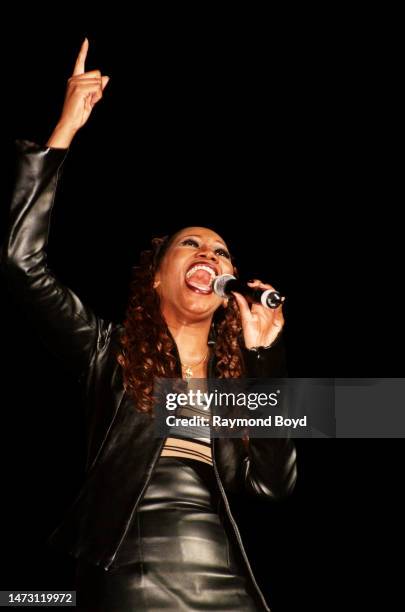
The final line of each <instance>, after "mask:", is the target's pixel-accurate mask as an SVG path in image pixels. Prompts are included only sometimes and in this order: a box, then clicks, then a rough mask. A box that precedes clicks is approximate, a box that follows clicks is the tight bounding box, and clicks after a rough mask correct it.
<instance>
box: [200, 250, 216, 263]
mask: <svg viewBox="0 0 405 612" xmlns="http://www.w3.org/2000/svg"><path fill="white" fill-rule="evenodd" d="M199 256H200V257H206V258H207V259H211V260H212V261H218V257H217V256H216V254H215V252H214V251H212V250H211V249H209V248H208V247H206V248H205V247H204V248H201V250H200V253H199Z"/></svg>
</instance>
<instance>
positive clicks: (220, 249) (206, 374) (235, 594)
mask: <svg viewBox="0 0 405 612" xmlns="http://www.w3.org/2000/svg"><path fill="white" fill-rule="evenodd" d="M87 51H88V41H87V39H85V41H84V42H83V45H82V48H81V50H80V52H79V55H78V57H77V60H76V64H75V67H74V71H73V74H72V76H71V78H70V79H69V80H68V84H67V89H66V95H65V101H64V106H63V110H62V113H61V116H60V119H59V121H58V123H57V126H56V128H55V129H54V131H53V132H52V135H51V136H50V138H49V140H48V142H47V143H46V145H40V144H36V143H34V142H31V141H28V140H19V141H17V150H18V159H17V178H16V185H15V190H14V194H13V200H12V205H11V212H10V223H9V229H8V232H7V234H6V238H5V242H4V245H3V247H2V259H1V267H2V272H3V274H4V275H5V276H6V278H7V283H8V286H9V287H10V290H11V291H12V292H13V294H14V295H15V296H16V298H17V300H18V302H19V303H21V304H22V305H23V306H24V308H26V309H27V313H28V314H29V316H30V318H31V320H32V322H33V324H34V325H35V328H36V329H37V331H38V333H39V335H40V337H41V338H42V340H43V342H44V343H45V344H46V346H47V347H48V349H49V350H50V351H51V352H52V353H53V354H55V355H58V356H59V357H61V358H62V360H63V362H64V364H65V366H66V367H67V368H68V369H69V370H70V371H71V373H72V374H73V375H74V377H75V379H76V380H77V381H78V382H79V383H80V385H82V387H83V389H84V392H85V393H84V395H85V409H86V413H85V414H86V426H87V430H86V432H87V456H86V478H85V482H84V484H83V486H82V488H81V491H80V493H79V495H78V497H77V499H76V500H75V501H74V502H73V504H72V505H71V507H70V508H69V509H68V511H67V513H66V516H65V517H64V520H63V522H62V523H61V524H60V525H59V526H58V527H57V529H55V531H54V532H53V533H52V534H51V536H50V543H51V544H52V545H53V546H55V547H57V548H59V549H61V550H63V551H66V552H68V553H70V554H71V555H73V556H74V557H75V558H76V559H77V571H76V584H75V588H76V589H77V605H78V609H80V610H91V611H93V612H101V611H105V612H113V611H114V612H140V611H144V610H145V611H146V610H147V611H148V612H151V611H161V610H173V611H179V610H215V611H216V612H218V611H220V610H228V611H232V612H236V611H237V610H241V611H242V610H243V612H246V611H248V610H269V607H268V604H267V603H266V601H265V599H264V597H263V594H262V593H261V591H260V589H259V587H258V585H257V583H256V581H255V578H254V576H253V573H252V570H251V568H250V565H249V561H248V559H247V556H246V553H245V550H244V547H243V544H242V540H241V537H240V533H239V530H238V527H237V524H236V522H235V520H234V518H233V516H232V512H231V508H230V504H229V501H228V496H227V494H228V493H231V492H232V493H239V494H243V495H246V496H249V495H250V496H256V497H262V498H263V499H265V500H275V499H280V498H282V497H285V496H286V495H288V494H289V493H290V492H291V491H292V489H293V488H294V484H295V480H296V465H295V450H294V445H293V442H292V440H290V439H280V438H277V439H274V438H251V439H250V440H249V439H247V438H243V439H241V438H219V439H215V438H213V437H212V438H211V437H210V436H209V435H207V433H206V429H201V431H197V435H195V436H194V437H192V438H190V437H187V436H186V435H181V433H179V432H178V431H173V432H172V434H170V435H167V436H165V437H164V438H159V437H157V436H156V434H155V425H154V418H153V411H154V381H155V380H156V379H157V378H159V379H162V378H163V379H165V378H167V379H179V380H180V381H183V382H184V384H185V385H188V384H191V383H192V381H193V380H195V379H198V380H200V381H205V380H206V381H209V380H210V379H214V378H223V379H231V378H242V377H249V378H255V377H280V376H283V375H285V370H284V361H283V344H282V341H281V340H280V333H281V330H282V327H283V324H284V319H283V313H282V307H281V306H279V307H278V308H276V309H268V308H264V307H263V306H261V305H258V304H255V305H253V306H250V305H249V304H248V302H247V301H246V299H245V298H244V297H243V296H242V295H240V294H238V293H234V295H233V297H231V298H229V299H228V298H227V299H224V298H221V297H218V296H217V295H216V294H215V293H214V292H213V291H212V279H213V278H214V277H216V276H218V275H220V274H224V273H229V274H231V273H234V272H235V268H234V264H233V260H232V257H231V255H230V253H229V250H228V247H227V245H226V243H225V241H224V240H223V239H222V237H221V236H219V235H218V234H217V233H215V232H214V231H212V230H211V229H208V228H206V227H187V228H184V229H180V230H179V231H178V232H176V233H175V234H173V235H171V236H169V237H165V238H159V239H158V238H155V239H154V240H153V241H152V247H151V249H150V250H149V251H145V252H143V253H142V255H141V260H140V264H139V266H137V267H136V268H135V269H134V275H133V280H132V283H131V294H130V300H129V304H128V307H127V312H126V316H125V320H124V322H123V324H116V323H112V322H109V321H105V320H104V319H101V318H100V317H97V316H96V315H95V314H94V313H93V312H92V310H91V309H90V308H89V307H88V306H86V305H85V304H83V302H82V301H81V300H80V299H79V297H78V296H77V295H76V294H75V293H74V292H73V291H72V290H70V289H69V288H67V287H66V286H64V285H63V283H61V282H60V281H59V280H58V278H57V277H56V276H55V275H54V274H53V273H52V272H51V271H50V270H49V268H48V264H47V255H46V247H47V242H48V231H49V226H50V219H51V212H52V207H53V203H54V199H55V192H56V189H57V184H58V177H59V174H60V171H61V166H62V163H63V161H64V159H65V157H66V155H67V152H68V150H69V147H70V143H71V142H72V139H73V138H74V136H75V134H76V133H77V132H78V130H79V129H80V128H82V127H83V125H85V123H86V122H87V120H88V118H89V116H90V114H91V112H92V110H93V108H94V106H95V104H96V103H97V102H98V101H99V100H101V98H102V96H103V91H104V89H105V87H106V86H107V83H108V77H106V76H102V75H101V73H100V71H99V70H92V71H89V72H85V60H86V55H87ZM251 285H252V286H255V287H258V288H263V289H272V287H271V285H267V284H263V283H262V282H261V281H259V280H255V281H253V282H252V283H251ZM187 409H189V414H190V410H191V407H187V406H186V407H183V414H186V413H187Z"/></svg>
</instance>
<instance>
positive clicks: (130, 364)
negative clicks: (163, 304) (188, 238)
mask: <svg viewBox="0 0 405 612" xmlns="http://www.w3.org/2000/svg"><path fill="white" fill-rule="evenodd" d="M176 235H177V233H176V234H173V235H172V236H171V237H169V236H165V237H163V238H153V240H152V248H151V249H148V250H145V251H142V253H141V255H140V261H139V265H137V266H134V268H133V270H132V277H131V281H130V297H129V302H128V305H127V309H126V313H125V318H124V322H123V325H124V332H123V334H122V335H121V337H120V341H119V342H120V349H119V351H118V352H117V355H116V357H117V361H118V362H119V364H120V365H121V366H122V372H123V381H124V387H125V389H126V391H127V393H128V394H129V396H130V397H131V398H132V399H133V401H134V405H135V408H136V409H137V410H138V411H140V412H148V413H151V412H152V410H153V380H154V377H159V378H176V376H178V374H177V361H176V357H175V344H174V341H173V338H172V337H171V335H170V333H169V330H168V327H167V324H166V322H165V320H164V318H163V315H162V313H161V309H160V297H159V295H158V293H157V291H156V290H155V289H154V287H153V283H154V279H155V273H156V271H157V270H158V268H159V265H160V262H161V261H162V259H163V256H164V254H165V253H166V251H167V249H168V247H169V246H170V245H171V243H172V241H173V240H174V238H175V236H176ZM235 270H236V268H235ZM212 324H213V326H214V328H215V335H216V344H215V357H216V375H217V377H218V378H240V377H241V376H242V375H243V360H242V355H241V350H240V346H239V337H240V333H241V329H242V326H241V319H240V315H239V309H238V307H237V305H236V303H235V301H234V300H232V299H231V300H229V301H228V305H227V307H226V308H218V309H217V311H216V312H215V314H214V317H213V323H212Z"/></svg>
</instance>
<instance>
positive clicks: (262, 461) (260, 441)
mask: <svg viewBox="0 0 405 612" xmlns="http://www.w3.org/2000/svg"><path fill="white" fill-rule="evenodd" d="M243 358H244V363H245V369H246V376H247V377H248V378H283V377H285V376H287V368H286V360H285V347H284V342H283V338H282V337H279V339H278V340H276V342H275V344H273V345H272V346H271V347H270V348H267V349H266V348H261V349H258V350H257V351H256V350H255V351H251V350H247V349H243ZM296 479H297V462H296V449H295V444H294V442H293V440H291V439H290V438H250V439H249V442H248V445H247V456H246V457H245V458H244V460H243V463H242V481H243V485H244V489H245V491H247V492H248V493H250V494H253V495H255V496H259V497H263V498H267V499H273V500H279V499H282V498H284V497H287V496H288V495H290V493H292V491H293V489H294V486H295V482H296Z"/></svg>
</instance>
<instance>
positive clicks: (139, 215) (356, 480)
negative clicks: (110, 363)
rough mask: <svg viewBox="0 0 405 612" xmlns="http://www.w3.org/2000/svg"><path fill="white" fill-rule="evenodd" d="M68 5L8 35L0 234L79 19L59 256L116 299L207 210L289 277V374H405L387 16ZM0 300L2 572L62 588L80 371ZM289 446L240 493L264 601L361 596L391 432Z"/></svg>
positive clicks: (88, 291)
mask: <svg viewBox="0 0 405 612" xmlns="http://www.w3.org/2000/svg"><path fill="white" fill-rule="evenodd" d="M48 17H49V15H48ZM69 17H70V18H69V19H67V16H66V15H65V16H63V17H61V16H58V17H55V19H54V21H53V22H52V19H51V22H50V25H45V24H44V22H42V20H41V18H40V16H39V15H38V14H36V15H34V16H33V18H32V19H33V21H30V17H29V16H28V15H27V14H25V16H24V20H23V21H22V20H21V18H20V19H16V20H15V21H11V20H10V22H9V36H8V37H7V39H4V40H3V45H4V52H3V58H4V66H3V77H2V78H3V81H4V84H5V87H4V91H5V94H4V95H3V100H2V107H3V108H2V116H3V126H2V132H3V136H4V140H3V145H2V147H3V151H4V153H5V156H4V158H3V162H2V165H3V168H4V169H5V173H4V174H3V181H2V187H1V189H2V202H3V204H2V206H1V210H0V222H1V227H2V231H1V235H3V233H4V229H5V227H6V222H7V209H8V202H9V196H10V193H11V189H12V176H13V174H12V172H13V155H14V153H13V141H14V139H15V138H26V139H30V140H34V141H36V142H42V143H45V142H46V140H47V139H48V137H49V136H50V134H51V132H52V129H53V127H54V125H55V123H56V121H57V119H58V116H59V113H60V110H61V107H62V103H63V97H64V90H65V86H66V80H67V78H68V77H69V76H70V74H71V71H72V69H73V65H74V61H75V58H76V55H77V53H78V50H79V48H80V45H81V42H82V40H83V38H84V36H87V37H88V38H89V40H90V50H89V54H88V59H87V62H86V70H91V69H95V68H99V69H100V70H101V71H102V74H107V75H109V76H110V77H111V79H110V82H109V84H108V86H107V88H106V90H105V94H104V97H103V99H102V100H101V101H100V102H99V104H97V106H96V107H95V109H94V111H93V113H92V116H91V118H90V120H89V122H88V124H87V125H86V126H85V127H84V128H83V130H81V132H80V133H79V134H78V135H77V136H76V138H75V140H74V141H73V143H72V145H71V148H70V151H69V153H68V157H67V159H66V161H65V163H64V167H63V173H62V177H61V180H60V183H59V187H58V195H57V202H56V205H55V208H54V212H53V217H52V228H51V235H50V241H49V247H48V254H49V264H50V266H51V268H52V270H53V271H55V272H56V274H57V276H58V277H59V278H60V279H61V280H62V281H63V282H65V283H66V284H68V285H69V286H70V287H71V288H72V289H74V290H75V291H76V292H77V293H78V294H79V295H80V297H81V298H82V299H83V300H84V301H86V302H87V303H88V304H90V305H91V306H92V307H93V308H94V310H95V311H96V312H97V313H98V314H99V315H100V316H103V317H105V318H113V319H115V320H120V319H121V317H122V316H123V312H124V309H125V303H126V298H127V289H128V280H129V276H130V269H131V265H132V264H133V263H135V262H136V260H137V256H138V254H139V252H140V250H141V249H142V248H145V247H147V246H148V244H149V240H150V238H151V237H153V236H155V235H163V234H166V233H170V232H172V231H174V230H176V229H178V228H181V227H184V226H187V225H191V224H193V225H194V224H196V225H204V226H208V227H212V228H213V229H215V230H217V231H218V232H219V233H220V234H221V235H222V236H223V237H224V238H225V240H226V241H227V242H228V244H229V246H230V248H231V250H232V251H233V252H234V254H235V256H236V259H237V262H238V264H239V267H240V268H241V270H242V272H245V273H246V274H249V275H250V276H252V277H259V278H263V279H264V280H267V281H269V282H271V283H272V284H274V285H275V286H276V287H277V288H279V289H280V290H281V291H282V292H283V293H284V294H285V295H286V296H287V301H286V305H285V314H286V327H285V335H286V342H287V348H288V359H289V372H290V375H291V376H300V377H301V376H309V377H340V376H343V377H362V376H387V377H390V376H401V372H402V364H401V360H400V359H398V356H397V350H396V349H397V345H398V343H400V342H401V341H400V331H401V324H400V319H395V303H398V300H397V299H394V295H395V285H396V284H397V281H398V279H399V276H398V275H397V274H396V273H395V272H394V266H395V263H396V261H397V260H398V258H399V257H400V248H399V245H400V242H401V241H400V226H399V220H398V211H397V208H396V206H397V205H398V203H399V201H400V200H399V198H398V197H397V195H396V189H395V186H394V176H395V173H396V169H397V168H398V160H397V158H396V156H395V144H398V143H395V138H394V142H392V141H391V140H387V138H388V137H392V134H393V132H394V130H395V129H396V123H395V119H394V111H395V108H394V107H395V101H396V92H395V87H396V83H395V78H392V76H393V72H394V71H393V69H392V63H390V64H387V62H386V61H385V60H386V59H387V56H388V57H390V58H392V57H395V55H396V38H395V36H394V35H393V36H392V37H389V36H388V38H389V39H390V40H389V45H390V48H389V52H388V53H387V47H386V45H385V44H383V42H382V38H383V37H384V41H385V40H386V39H385V37H386V36H387V33H389V32H387V27H385V25H384V24H383V22H381V23H380V24H379V26H378V27H376V25H375V24H376V22H378V15H374V16H373V17H374V19H376V21H372V24H373V27H371V25H370V24H369V22H368V20H367V19H366V17H367V16H364V15H363V16H358V17H359V18H358V19H356V20H355V22H353V21H352V20H351V19H349V16H348V19H347V20H343V22H344V23H343V25H342V27H341V28H340V27H337V23H336V24H335V25H336V29H335V28H334V23H335V22H334V21H333V20H331V19H330V17H329V16H326V15H319V14H318V15H316V18H317V20H320V21H319V22H318V21H317V22H315V21H313V20H312V18H311V17H314V18H315V16H311V15H306V18H307V19H308V23H307V22H305V27H304V22H302V21H301V17H303V16H301V15H298V14H294V15H286V16H284V17H283V18H280V17H278V16H277V17H276V16H275V15H273V16H267V17H264V16H261V15H258V14H257V15H247V14H245V13H239V14H235V13H234V14H232V15H225V16H224V15H221V16H219V15H217V14H211V15H203V14H200V15H191V14H179V15H174V14H170V15H166V14H162V13H160V12H158V11H157V9H156V14H152V15H148V16H147V17H145V16H144V15H142V16H141V15H138V16H134V15H132V16H131V17H129V15H126V14H121V15H118V14H117V15H112V14H108V15H104V16H102V17H103V23H102V25H96V24H95V22H94V20H93V19H92V18H91V19H88V18H85V17H76V18H72V15H70V16H69ZM351 17H353V15H352V16H351ZM316 23H317V24H320V25H316ZM391 23H392V22H391V21H389V22H388V24H389V27H391ZM365 24H369V25H368V27H366V25H365ZM383 49H384V52H385V59H382V50H383ZM390 75H391V76H390ZM1 288H2V289H3V288H4V281H2V285H1ZM387 294H388V295H389V296H390V299H389V300H388V304H387V298H386V295H387ZM1 320H2V334H1V336H2V353H3V365H2V380H3V384H2V389H3V391H2V393H3V399H2V400H1V404H2V408H3V409H2V424H3V427H2V441H3V444H2V466H3V469H2V482H3V490H4V493H5V494H4V496H3V500H4V501H3V508H2V535H1V539H2V549H3V554H2V564H3V567H2V571H1V584H0V588H1V589H3V590H6V589H37V590H39V589H58V588H59V589H62V588H66V589H67V588H71V584H70V580H71V575H72V571H73V561H71V560H70V559H66V558H63V557H58V556H57V555H56V554H55V553H53V552H52V551H49V550H47V549H46V547H45V539H46V537H47V536H48V535H49V533H50V532H51V531H52V529H53V528H54V527H55V526H56V524H57V523H58V522H59V521H60V519H61V517H62V516H63V512H64V510H65V509H66V507H67V505H68V504H69V503H70V501H71V500H72V499H73V497H74V496H75V494H76V492H77V491H78V490H79V487H80V484H81V482H82V478H83V458H84V443H85V442H84V436H83V429H82V425H83V422H82V416H81V410H80V403H79V392H78V390H77V389H76V387H75V386H74V385H73V384H72V382H71V380H70V379H69V378H68V377H67V375H65V374H64V372H63V371H61V370H60V368H59V364H57V363H55V362H54V361H53V359H52V358H50V357H49V356H48V355H47V353H46V352H45V350H44V349H43V348H42V346H41V345H40V344H39V343H38V340H37V338H36V336H35V333H34V332H33V331H32V330H31V329H30V328H29V326H27V324H26V322H25V320H24V315H23V314H21V313H20V311H19V310H18V308H16V305H15V304H14V303H13V302H12V301H11V300H10V299H8V298H6V299H2V300H1ZM297 447H298V461H299V464H298V465H299V478H298V483H297V488H296V491H295V493H294V495H293V496H292V498H291V499H289V500H288V501H286V502H285V503H282V504H278V505H276V506H271V507H270V506H268V505H263V504H261V503H259V502H257V503H252V502H249V505H247V504H246V503H245V504H243V503H240V505H239V507H238V508H237V509H236V512H237V514H238V518H239V520H240V523H241V525H242V533H243V535H244V537H245V541H246V547H247V549H248V552H249V556H250V558H251V561H252V565H253V567H254V569H255V573H256V575H257V578H258V581H259V583H260V585H261V586H262V588H263V591H264V592H265V594H266V595H267V596H268V599H269V602H270V604H271V606H272V610H273V612H278V611H282V610H292V609H301V608H303V607H308V608H309V609H312V610H314V609H328V608H329V606H330V605H331V604H332V603H333V602H334V601H335V600H336V599H338V598H339V597H341V596H343V600H344V601H345V600H346V602H347V598H348V597H349V595H348V593H349V590H350V588H351V587H352V588H354V591H353V593H352V594H351V595H350V601H351V603H353V602H354V600H357V599H358V600H359V601H360V602H363V601H364V598H365V597H366V596H367V595H370V594H371V595H372V597H373V598H375V597H376V596H377V595H376V593H377V591H378V592H382V589H381V580H382V578H381V575H382V572H383V570H387V568H388V569H389V570H390V571H391V568H392V564H391V561H390V559H391V548H390V545H391V543H392V540H393V539H396V538H397V534H396V530H397V529H399V526H400V522H399V519H400V516H401V510H402V506H401V495H400V489H401V486H400V484H399V483H400V481H401V475H402V469H401V462H402V441H401V440H298V441H297ZM360 570H362V571H363V572H364V571H365V573H364V578H361V577H360ZM393 582H394V580H393ZM391 586H392V585H390V587H389V589H390V588H391ZM389 589H388V590H384V597H388V595H389ZM298 606H299V608H298Z"/></svg>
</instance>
